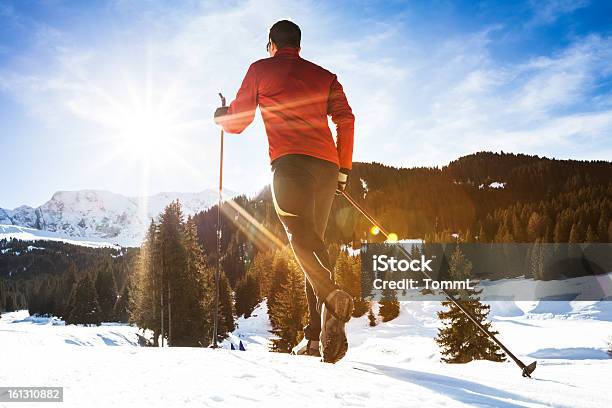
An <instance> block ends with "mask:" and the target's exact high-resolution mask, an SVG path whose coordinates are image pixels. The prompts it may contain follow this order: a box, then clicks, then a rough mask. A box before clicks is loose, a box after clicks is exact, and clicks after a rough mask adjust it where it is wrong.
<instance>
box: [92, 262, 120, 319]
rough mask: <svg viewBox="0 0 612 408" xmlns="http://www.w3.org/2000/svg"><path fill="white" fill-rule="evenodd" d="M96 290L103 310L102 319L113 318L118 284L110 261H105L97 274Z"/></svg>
mask: <svg viewBox="0 0 612 408" xmlns="http://www.w3.org/2000/svg"><path fill="white" fill-rule="evenodd" d="M96 292H97V294H98V303H99V304H100V309H101V310H102V321H105V322H108V321H111V320H112V319H113V308H114V307H115V303H116V302H117V284H116V283H115V276H114V275H113V271H112V269H111V265H110V263H109V262H104V263H103V264H102V266H101V268H100V269H99V270H98V275H97V276H96Z"/></svg>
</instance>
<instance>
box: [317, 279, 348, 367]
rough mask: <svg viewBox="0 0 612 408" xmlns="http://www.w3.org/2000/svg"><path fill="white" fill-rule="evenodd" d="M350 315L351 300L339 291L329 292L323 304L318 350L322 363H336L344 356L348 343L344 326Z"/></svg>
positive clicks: (346, 294)
mask: <svg viewBox="0 0 612 408" xmlns="http://www.w3.org/2000/svg"><path fill="white" fill-rule="evenodd" d="M352 313H353V298H352V297H351V295H349V294H348V293H346V292H344V291H342V290H340V289H336V290H334V291H333V292H331V293H330V294H329V295H328V296H327V298H326V299H325V302H323V305H322V306H321V342H320V343H321V344H320V346H319V348H320V352H321V356H322V357H323V361H324V362H326V363H332V364H333V363H337V362H338V361H340V359H341V358H342V357H344V355H345V354H346V351H347V350H348V341H347V339H346V331H345V325H346V323H347V322H348V321H349V320H350V319H351V314H352Z"/></svg>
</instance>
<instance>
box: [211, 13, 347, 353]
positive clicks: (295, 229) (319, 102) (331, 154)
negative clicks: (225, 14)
mask: <svg viewBox="0 0 612 408" xmlns="http://www.w3.org/2000/svg"><path fill="white" fill-rule="evenodd" d="M300 39H301V31H300V28H299V27H298V26H297V25H296V24H295V23H293V22H291V21H287V20H282V21H279V22H277V23H275V24H274V25H273V26H272V27H271V28H270V33H269V38H268V44H267V47H266V49H267V51H268V53H269V55H270V58H266V59H261V60H259V61H256V62H254V63H253V64H251V66H250V67H249V69H248V71H247V73H246V76H245V78H244V80H243V81H242V85H241V87H240V89H239V90H238V93H237V95H236V99H235V100H234V101H233V102H232V103H231V104H230V105H229V106H228V107H222V108H218V109H217V110H216V112H215V122H216V123H217V124H219V125H221V126H222V127H223V129H224V130H225V131H226V132H228V133H240V132H242V131H243V130H244V129H245V128H246V127H247V126H248V125H249V124H250V123H251V122H252V121H253V118H254V116H255V109H256V108H257V106H259V109H260V111H261V115H262V117H263V121H264V124H265V127H266V133H267V135H268V142H269V146H270V149H269V152H270V160H271V167H272V172H273V177H272V197H273V199H274V208H275V209H276V213H277V214H278V217H279V219H280V220H281V222H282V223H283V226H284V227H285V231H286V232H287V237H288V238H289V242H290V244H291V248H292V249H293V253H294V255H295V257H296V259H297V261H298V263H299V265H300V267H301V268H302V270H303V271H304V275H305V278H306V279H305V281H306V297H307V299H308V311H309V313H310V318H309V323H308V325H307V326H306V327H305V328H304V339H303V340H302V342H300V344H298V345H297V346H296V347H295V348H294V349H293V353H294V354H303V355H314V356H321V357H322V358H323V361H325V362H329V363H335V362H337V361H338V360H340V359H341V358H342V357H344V355H345V354H346V351H347V348H348V342H347V339H346V332H345V324H346V322H348V321H349V319H350V317H351V313H352V311H353V300H352V298H351V296H350V295H349V294H347V293H346V292H344V291H342V290H340V289H339V288H338V286H337V285H336V284H335V282H334V280H333V277H332V273H331V271H330V264H329V259H328V253H327V249H326V247H325V244H324V243H323V237H324V234H325V228H326V226H327V219H328V217H329V212H330V210H331V205H332V202H333V199H334V195H335V193H336V191H337V190H344V189H345V187H346V183H347V180H348V175H349V172H350V169H351V167H352V156H353V128H354V122H355V117H354V116H353V113H352V111H351V107H350V106H349V104H348V101H347V99H346V96H345V95H344V91H343V90H342V86H341V85H340V83H339V82H338V79H337V78H336V75H334V74H332V73H331V72H329V71H327V70H325V69H323V68H321V67H320V66H318V65H315V64H313V63H312V62H309V61H307V60H305V59H303V58H301V57H300V55H299V52H300ZM328 116H331V119H332V121H333V122H334V123H335V125H336V130H337V138H336V143H334V139H333V136H332V133H331V131H330V129H329V126H328V119H327V118H328Z"/></svg>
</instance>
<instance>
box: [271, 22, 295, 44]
mask: <svg viewBox="0 0 612 408" xmlns="http://www.w3.org/2000/svg"><path fill="white" fill-rule="evenodd" d="M301 39H302V31H301V30H300V27H298V25H297V24H295V23H294V22H292V21H289V20H280V21H277V22H276V23H274V25H273V26H272V27H270V40H272V42H273V43H274V44H276V48H278V49H279V50H280V49H281V48H283V47H293V48H300V41H301Z"/></svg>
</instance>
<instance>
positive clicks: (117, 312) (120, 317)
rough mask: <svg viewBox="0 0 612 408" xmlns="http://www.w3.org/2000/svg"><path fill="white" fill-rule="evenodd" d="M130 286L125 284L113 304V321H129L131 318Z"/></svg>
mask: <svg viewBox="0 0 612 408" xmlns="http://www.w3.org/2000/svg"><path fill="white" fill-rule="evenodd" d="M129 296H130V295H129V286H127V285H126V286H125V288H123V291H122V292H121V294H120V295H119V296H118V297H117V302H115V306H113V313H112V319H111V320H112V321H114V322H123V323H127V322H128V319H129V311H128V308H129V298H130V297H129Z"/></svg>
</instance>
